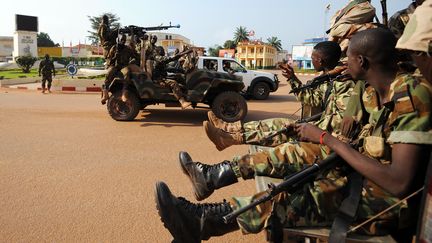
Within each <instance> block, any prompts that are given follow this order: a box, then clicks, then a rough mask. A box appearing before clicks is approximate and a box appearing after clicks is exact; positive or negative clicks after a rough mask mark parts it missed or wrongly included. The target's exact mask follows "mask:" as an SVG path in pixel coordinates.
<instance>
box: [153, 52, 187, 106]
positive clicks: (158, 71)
mask: <svg viewBox="0 0 432 243" xmlns="http://www.w3.org/2000/svg"><path fill="white" fill-rule="evenodd" d="M172 60H174V59H173V58H170V57H167V56H165V55H157V56H155V58H154V71H153V74H154V75H153V79H154V80H156V81H158V82H159V84H161V85H162V86H166V87H169V88H170V89H171V90H172V92H173V94H174V96H175V97H176V98H177V99H178V100H179V99H180V98H182V97H184V93H183V90H182V88H181V87H180V85H179V84H178V83H177V81H175V80H172V79H166V70H165V69H166V65H167V64H168V63H169V62H170V61H172Z"/></svg>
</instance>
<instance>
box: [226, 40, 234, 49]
mask: <svg viewBox="0 0 432 243" xmlns="http://www.w3.org/2000/svg"><path fill="white" fill-rule="evenodd" d="M236 47H237V43H235V42H234V41H233V40H226V41H225V43H224V44H223V48H224V49H236Z"/></svg>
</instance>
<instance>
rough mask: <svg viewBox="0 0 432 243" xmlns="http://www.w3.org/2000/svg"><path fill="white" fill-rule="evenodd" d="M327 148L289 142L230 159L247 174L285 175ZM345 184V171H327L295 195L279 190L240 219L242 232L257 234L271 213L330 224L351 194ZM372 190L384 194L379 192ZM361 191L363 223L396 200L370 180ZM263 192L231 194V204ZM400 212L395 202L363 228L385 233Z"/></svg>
mask: <svg viewBox="0 0 432 243" xmlns="http://www.w3.org/2000/svg"><path fill="white" fill-rule="evenodd" d="M329 153H330V150H329V149H328V147H325V146H321V145H318V144H311V143H285V144H283V145H280V146H277V147H275V148H271V149H269V150H266V151H262V152H257V153H253V154H248V155H245V156H241V157H236V158H234V159H233V161H232V168H233V169H234V171H235V172H236V173H237V176H239V177H242V178H243V179H252V178H254V176H255V175H259V176H269V177H274V178H283V177H286V176H288V175H291V174H293V173H295V172H298V171H300V170H301V169H303V168H304V167H305V166H307V165H310V164H312V163H313V162H314V161H315V159H316V157H318V158H320V159H323V158H325V157H327V155H328V154H329ZM346 184H347V179H346V177H345V176H344V173H343V171H340V170H338V169H333V170H329V171H327V172H326V173H324V174H322V175H321V176H320V177H319V178H317V180H315V181H314V182H313V183H308V184H306V185H304V186H303V187H302V188H300V189H298V190H297V191H295V192H293V193H291V194H288V193H281V194H279V195H278V196H277V197H276V198H274V199H272V200H271V201H268V202H265V203H263V204H260V205H258V206H257V207H255V208H254V209H251V210H249V211H247V212H245V213H243V214H242V215H240V216H239V217H238V218H237V222H238V224H239V226H240V228H241V229H242V230H243V232H244V233H258V232H260V231H261V230H262V229H263V228H265V227H268V226H269V225H270V224H271V222H270V216H271V215H273V216H275V218H276V219H277V220H278V221H279V223H280V224H281V225H283V226H284V227H300V226H311V227H312V226H330V225H331V224H332V222H333V220H334V218H335V216H336V213H337V211H338V208H339V205H340V204H341V202H342V200H343V199H344V197H345V196H346V195H347V193H348V188H347V187H346ZM374 188H375V190H374ZM374 192H380V193H375V194H376V195H375V194H374ZM362 193H363V197H362V200H361V202H360V205H359V209H358V213H357V215H358V221H359V222H361V221H363V220H365V219H367V218H369V217H371V216H373V215H375V214H376V213H378V212H380V211H382V210H384V209H385V208H387V207H388V206H390V205H392V204H394V203H395V202H397V199H396V198H393V197H391V196H389V195H388V194H385V193H384V194H383V192H382V190H378V188H376V186H375V185H373V184H372V183H369V182H367V183H365V185H364V188H363V192H362ZM260 196H262V193H258V194H256V195H254V196H252V197H233V198H232V199H231V200H230V204H231V205H232V207H233V208H234V209H238V208H240V207H243V206H245V205H247V204H249V203H250V202H251V201H253V200H255V199H257V198H259V197H260ZM405 206H406V205H403V207H405ZM399 211H400V207H395V208H394V209H393V210H391V211H390V212H388V213H386V214H385V215H382V216H381V217H380V218H379V219H378V220H376V221H374V222H372V223H371V224H369V225H367V226H366V228H363V229H362V232H363V233H368V234H381V233H383V232H382V229H383V228H388V227H390V225H391V224H394V223H395V222H396V224H397V221H394V219H395V217H396V216H397V215H398V213H399Z"/></svg>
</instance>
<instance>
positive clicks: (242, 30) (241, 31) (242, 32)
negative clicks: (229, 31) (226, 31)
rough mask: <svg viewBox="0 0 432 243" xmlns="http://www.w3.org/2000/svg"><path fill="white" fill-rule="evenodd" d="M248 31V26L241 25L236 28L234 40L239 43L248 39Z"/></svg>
mask: <svg viewBox="0 0 432 243" xmlns="http://www.w3.org/2000/svg"><path fill="white" fill-rule="evenodd" d="M248 40H249V37H248V31H247V29H246V27H243V26H240V27H237V28H236V31H235V32H234V42H235V43H236V44H237V43H239V42H242V41H248Z"/></svg>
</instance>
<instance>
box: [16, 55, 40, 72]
mask: <svg viewBox="0 0 432 243" xmlns="http://www.w3.org/2000/svg"><path fill="white" fill-rule="evenodd" d="M36 61H37V58H36V57H32V56H30V55H29V56H19V57H16V58H15V62H16V64H17V65H18V67H20V68H21V69H22V70H23V73H29V72H30V69H31V68H32V67H33V65H34V64H35V62H36Z"/></svg>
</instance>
